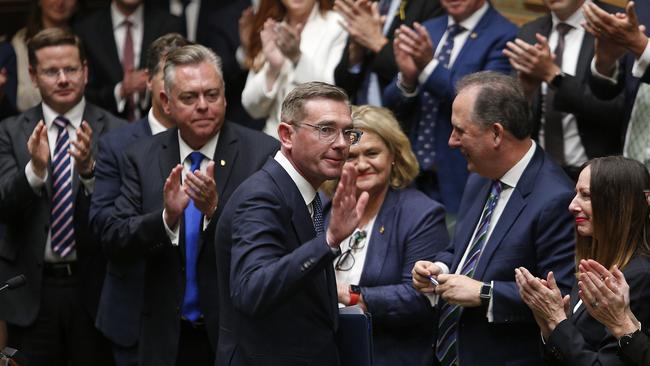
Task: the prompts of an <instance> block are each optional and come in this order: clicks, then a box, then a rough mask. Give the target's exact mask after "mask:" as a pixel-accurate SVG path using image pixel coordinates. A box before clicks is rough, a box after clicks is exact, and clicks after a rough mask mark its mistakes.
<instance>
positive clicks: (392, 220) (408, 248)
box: [325, 106, 449, 366]
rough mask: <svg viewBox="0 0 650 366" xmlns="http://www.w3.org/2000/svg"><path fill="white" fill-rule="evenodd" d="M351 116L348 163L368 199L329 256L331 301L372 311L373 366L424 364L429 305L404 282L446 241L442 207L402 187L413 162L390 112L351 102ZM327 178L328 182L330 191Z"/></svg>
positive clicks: (413, 171)
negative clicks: (355, 135)
mask: <svg viewBox="0 0 650 366" xmlns="http://www.w3.org/2000/svg"><path fill="white" fill-rule="evenodd" d="M352 120H353V123H354V128H356V129H359V130H361V131H363V136H362V137H361V140H360V141H359V143H358V144H356V145H353V146H351V147H350V154H349V157H348V162H347V164H352V165H354V166H355V167H356V169H357V172H358V174H359V175H358V177H357V194H358V195H360V194H361V193H362V192H368V195H369V200H368V204H367V206H366V210H365V212H364V215H363V217H362V218H361V221H360V223H359V227H358V228H357V230H356V231H355V232H354V233H353V234H352V235H351V236H350V238H349V239H348V240H346V241H343V243H342V244H341V252H342V253H341V255H340V256H339V257H338V258H337V259H336V260H335V261H334V269H335V271H336V282H337V287H338V300H339V303H341V304H343V305H347V306H350V305H358V306H360V307H361V308H363V309H364V310H365V311H367V312H369V313H371V314H372V326H373V343H374V344H373V346H374V350H373V361H374V364H375V365H379V366H393V365H430V364H431V362H433V348H432V347H431V344H432V342H433V340H434V331H435V329H436V326H435V319H434V311H433V308H432V307H431V304H430V302H429V300H428V299H427V298H426V296H425V295H423V294H421V293H419V292H417V291H416V290H415V288H413V286H412V285H411V268H413V265H414V264H415V262H416V261H417V260H419V259H422V258H426V259H427V260H430V259H431V258H432V257H433V256H434V255H435V254H436V253H437V252H438V251H441V250H443V249H444V248H445V247H446V246H447V244H448V243H449V236H448V234H447V228H446V226H445V211H444V209H443V207H442V205H440V204H439V203H438V202H436V201H433V200H431V199H430V198H429V197H427V196H425V195H424V194H423V193H421V192H420V191H417V190H415V189H412V188H407V187H408V186H409V185H410V184H411V182H412V181H413V179H414V178H415V176H416V175H417V174H418V172H419V168H418V163H417V159H416V158H415V154H413V151H412V150H411V144H410V143H409V140H408V138H407V137H406V135H404V133H403V132H402V130H401V129H400V127H399V124H398V122H397V121H396V120H395V117H393V115H392V113H391V112H390V111H388V110H387V109H385V108H379V107H372V106H362V107H353V112H352ZM334 183H335V182H329V183H328V187H326V190H327V191H328V192H329V193H332V191H333V188H334V187H335V184H334ZM327 211H329V205H326V207H325V213H327Z"/></svg>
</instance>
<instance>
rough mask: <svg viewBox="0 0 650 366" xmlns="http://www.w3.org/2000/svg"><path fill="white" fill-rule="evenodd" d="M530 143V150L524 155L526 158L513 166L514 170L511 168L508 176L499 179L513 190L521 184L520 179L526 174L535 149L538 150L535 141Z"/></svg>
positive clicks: (507, 173)
mask: <svg viewBox="0 0 650 366" xmlns="http://www.w3.org/2000/svg"><path fill="white" fill-rule="evenodd" d="M530 142H531V144H530V148H529V149H528V151H527V152H526V153H525V154H524V156H523V157H522V158H521V159H519V161H518V162H517V164H515V165H513V166H512V168H510V170H508V171H507V172H506V174H504V175H503V176H502V177H501V179H499V180H500V181H501V183H504V184H506V185H507V186H508V187H511V188H515V187H516V186H517V183H519V179H520V178H521V176H522V175H523V174H524V170H526V167H527V166H528V163H530V161H531V160H532V159H533V155H534V154H535V149H536V148H537V144H536V143H535V141H533V140H530Z"/></svg>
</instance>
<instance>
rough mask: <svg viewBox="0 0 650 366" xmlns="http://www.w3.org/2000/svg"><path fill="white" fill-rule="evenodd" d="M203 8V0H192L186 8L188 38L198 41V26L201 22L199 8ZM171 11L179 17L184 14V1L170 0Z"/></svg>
mask: <svg viewBox="0 0 650 366" xmlns="http://www.w3.org/2000/svg"><path fill="white" fill-rule="evenodd" d="M200 9H201V0H190V3H189V4H187V9H185V17H186V18H185V24H187V29H186V30H185V31H186V32H187V39H188V40H190V41H192V42H196V28H197V26H198V23H199V10H200ZM169 12H170V13H171V14H172V15H176V16H177V17H182V16H183V3H182V2H181V1H180V0H170V1H169Z"/></svg>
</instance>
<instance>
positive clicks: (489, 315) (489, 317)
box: [486, 281, 494, 323]
mask: <svg viewBox="0 0 650 366" xmlns="http://www.w3.org/2000/svg"><path fill="white" fill-rule="evenodd" d="M490 285H491V286H492V296H490V303H489V304H488V308H487V314H486V315H487V320H488V323H493V322H494V312H493V310H492V308H493V305H494V281H490Z"/></svg>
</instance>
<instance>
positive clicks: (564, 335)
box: [544, 256, 650, 366]
mask: <svg viewBox="0 0 650 366" xmlns="http://www.w3.org/2000/svg"><path fill="white" fill-rule="evenodd" d="M623 274H624V275H625V279H626V280H627V283H628V284H629V285H630V307H631V309H632V312H633V313H634V314H635V316H636V317H637V319H638V320H639V321H640V322H641V324H648V322H650V306H648V304H650V258H648V257H645V256H635V257H633V258H632V260H631V261H630V263H628V265H627V266H626V267H625V268H624V269H623ZM578 300H580V298H579V297H578V287H577V285H575V286H574V287H573V291H572V292H571V311H572V314H571V317H570V318H569V319H567V320H565V321H563V322H561V323H560V324H558V326H557V327H556V328H555V329H554V330H553V332H552V333H551V335H550V336H549V338H548V341H547V342H546V345H545V347H544V358H545V361H546V364H547V365H571V366H583V365H607V366H617V365H623V364H624V363H623V361H622V360H621V359H620V358H619V356H618V355H617V351H618V342H617V340H616V338H614V336H613V335H612V334H611V333H610V332H609V331H608V330H607V329H606V328H605V326H604V325H602V324H601V323H599V322H598V321H597V320H596V319H594V318H592V317H591V315H589V312H587V311H586V309H585V306H584V305H582V304H581V305H580V307H579V308H578V310H577V311H576V312H573V309H574V307H575V305H576V303H577V302H578Z"/></svg>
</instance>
